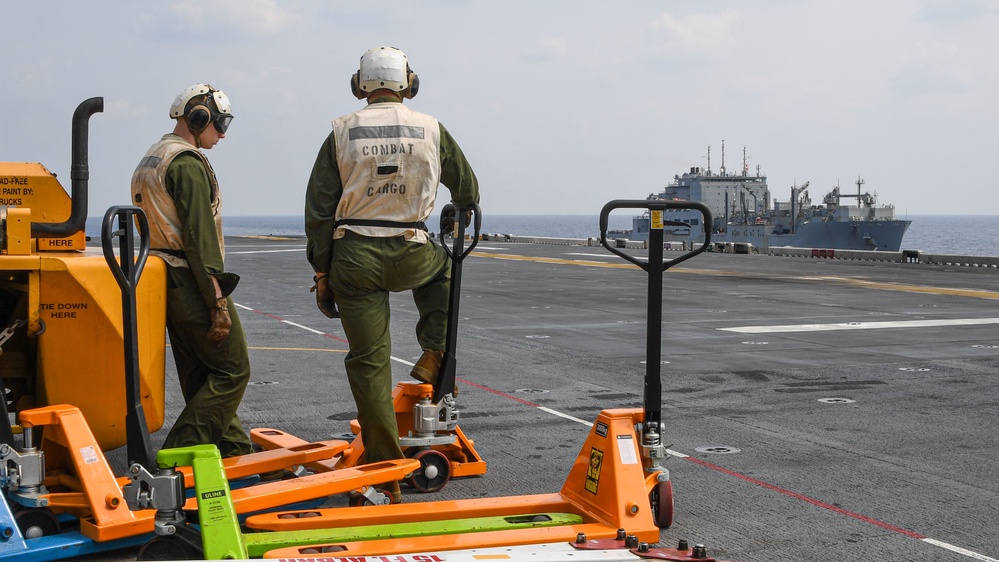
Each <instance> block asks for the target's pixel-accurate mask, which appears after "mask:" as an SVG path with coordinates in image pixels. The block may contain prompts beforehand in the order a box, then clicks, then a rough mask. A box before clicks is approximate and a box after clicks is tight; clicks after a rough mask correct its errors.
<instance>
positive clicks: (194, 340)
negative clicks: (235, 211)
mask: <svg viewBox="0 0 999 562" xmlns="http://www.w3.org/2000/svg"><path fill="white" fill-rule="evenodd" d="M170 117H171V118H172V119H175V120H176V121H177V123H176V125H175V127H174V130H173V132H172V133H168V134H166V135H164V136H163V138H161V139H160V140H159V142H157V143H156V144H154V145H153V146H152V147H151V148H150V149H149V151H148V152H146V155H145V156H144V157H143V158H142V160H141V161H140V162H139V166H138V167H137V168H136V169H135V173H134V174H133V175H132V201H133V202H134V203H135V204H136V205H137V206H138V207H140V208H141V209H142V210H143V211H144V212H145V214H146V216H147V218H148V222H149V244H150V254H153V255H157V256H160V257H161V258H163V260H164V261H165V262H166V264H167V266H168V267H167V332H168V333H169V335H170V346H171V349H172V350H173V356H174V360H175V362H176V364H177V375H178V377H179V379H180V387H181V391H182V392H183V395H184V401H185V404H186V405H185V407H184V410H183V411H182V412H181V413H180V415H179V416H178V417H177V420H176V421H175V422H174V424H173V427H172V428H171V429H170V432H169V434H168V435H167V437H166V441H165V442H164V447H165V448H173V447H186V446H190V445H205V444H214V445H217V446H218V447H219V450H220V452H221V453H222V455H223V456H226V457H228V456H235V455H243V454H247V453H251V452H252V451H253V449H252V445H251V443H250V439H249V437H248V436H247V434H246V431H245V430H244V429H243V426H242V424H241V423H240V421H239V417H238V416H237V415H236V410H237V409H238V408H239V404H240V402H241V401H242V399H243V392H244V391H245V390H246V385H247V384H248V383H249V382H250V360H249V354H248V352H247V346H246V336H245V335H244V333H243V328H242V326H241V325H240V322H239V316H238V315H237V314H236V309H235V308H233V306H232V299H231V297H230V296H229V295H230V293H232V291H233V289H235V287H236V283H237V282H238V281H239V277H238V276H237V275H235V274H233V273H227V272H226V271H225V265H224V255H225V248H224V246H223V238H222V216H221V210H220V209H221V201H222V198H221V195H220V192H219V185H218V181H217V180H216V178H215V171H214V170H213V169H212V166H211V163H209V161H208V158H207V157H206V156H205V155H204V153H202V152H201V150H208V149H210V148H212V147H213V146H215V145H216V144H217V143H218V142H219V141H220V140H221V139H223V138H225V132H226V130H227V129H228V128H229V123H230V122H232V106H231V105H230V103H229V98H228V97H227V96H226V95H225V93H223V92H222V91H221V90H217V89H215V88H213V87H212V86H210V85H208V84H195V85H193V86H190V87H188V88H185V89H184V91H182V92H181V93H180V95H178V96H177V98H176V99H175V100H174V102H173V104H172V105H171V107H170Z"/></svg>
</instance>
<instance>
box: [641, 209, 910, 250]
mask: <svg viewBox="0 0 999 562" xmlns="http://www.w3.org/2000/svg"><path fill="white" fill-rule="evenodd" d="M911 223H912V221H908V220H898V219H896V220H876V221H859V220H858V221H844V222H832V221H810V222H805V223H802V224H800V225H799V226H798V230H797V232H795V233H793V234H791V233H788V234H774V233H772V232H769V231H770V230H772V228H773V227H771V226H769V225H729V228H728V232H715V233H713V234H712V235H711V241H712V242H716V243H725V242H733V243H745V244H752V245H753V247H754V248H756V249H757V250H760V251H766V250H768V249H769V248H770V247H777V246H793V247H796V248H827V249H835V250H877V251H887V252H897V251H899V250H900V249H901V248H902V239H903V237H904V236H905V232H906V231H907V230H908V229H909V225H910V224H911ZM633 226H634V228H633V229H632V239H634V240H647V239H648V229H649V226H648V218H647V217H635V219H634V225H633ZM665 238H666V240H667V241H683V242H697V241H700V240H703V239H704V233H703V231H701V230H700V229H691V228H681V229H676V230H673V231H669V230H668V231H667V234H666V236H665Z"/></svg>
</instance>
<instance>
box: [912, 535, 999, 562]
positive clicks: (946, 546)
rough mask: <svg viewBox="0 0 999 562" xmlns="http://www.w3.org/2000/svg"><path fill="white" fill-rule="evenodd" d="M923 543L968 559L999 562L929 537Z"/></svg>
mask: <svg viewBox="0 0 999 562" xmlns="http://www.w3.org/2000/svg"><path fill="white" fill-rule="evenodd" d="M922 541H923V542H925V543H929V544H932V545H933V546H939V547H940V548H943V549H945V550H949V551H951V552H954V553H957V554H961V555H964V556H967V557H968V558H974V559H975V560H984V561H985V562H999V560H996V559H995V558H992V557H990V556H985V555H984V554H979V553H977V552H975V551H973V550H968V549H966V548H961V547H959V546H954V545H952V544H948V543H945V542H943V541H938V540H936V539H931V538H929V537H926V538H925V539H922Z"/></svg>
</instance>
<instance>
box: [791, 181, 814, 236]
mask: <svg viewBox="0 0 999 562" xmlns="http://www.w3.org/2000/svg"><path fill="white" fill-rule="evenodd" d="M806 200H807V201H808V203H807V206H811V199H809V198H808V182H807V181H806V182H805V183H803V184H801V185H800V186H793V185H792V186H791V234H794V233H796V232H797V231H798V213H800V212H801V207H804V206H806V203H805V201H806Z"/></svg>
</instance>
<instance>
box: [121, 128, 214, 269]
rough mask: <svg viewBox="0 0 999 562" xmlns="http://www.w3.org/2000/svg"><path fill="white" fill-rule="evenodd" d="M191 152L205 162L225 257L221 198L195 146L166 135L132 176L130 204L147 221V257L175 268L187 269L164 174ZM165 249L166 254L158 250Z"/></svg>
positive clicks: (210, 171)
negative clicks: (160, 259) (157, 259)
mask: <svg viewBox="0 0 999 562" xmlns="http://www.w3.org/2000/svg"><path fill="white" fill-rule="evenodd" d="M184 152H190V153H192V154H195V155H197V156H198V158H200V159H201V161H202V162H204V163H205V171H206V172H207V173H208V181H209V183H210V187H211V202H212V216H213V217H214V218H215V230H216V232H217V233H218V238H219V251H221V252H222V256H223V259H224V258H225V241H224V239H223V238H222V215H221V207H222V195H221V193H220V192H219V184H218V180H216V179H215V170H213V169H212V165H211V163H209V162H208V158H207V157H206V156H205V155H204V154H202V153H201V151H200V150H198V149H197V147H196V146H194V145H193V144H191V143H189V142H187V141H186V140H184V139H183V138H181V137H179V136H177V135H175V134H173V133H168V134H166V135H163V138H162V139H160V141H159V142H158V143H156V144H154V145H153V146H152V147H150V148H149V151H148V152H146V155H145V156H144V157H143V158H142V160H141V161H140V162H139V167H137V168H136V169H135V172H134V173H133V174H132V202H133V203H134V204H135V205H136V206H137V207H139V208H140V209H142V210H143V211H144V212H145V213H146V218H147V219H148V221H149V247H150V248H151V249H150V252H149V253H150V254H152V255H157V256H160V257H162V258H163V260H164V261H165V262H167V263H168V264H169V265H172V266H174V267H189V266H188V264H187V260H186V259H185V258H184V253H183V252H184V235H183V233H182V229H183V224H182V223H181V222H180V219H179V218H178V217H177V207H176V205H174V202H173V199H172V198H171V197H170V194H169V193H167V190H166V174H167V169H168V168H169V167H170V163H171V162H173V160H174V158H176V157H177V156H178V155H180V154H182V153H184ZM160 250H165V251H160Z"/></svg>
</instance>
